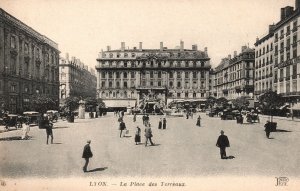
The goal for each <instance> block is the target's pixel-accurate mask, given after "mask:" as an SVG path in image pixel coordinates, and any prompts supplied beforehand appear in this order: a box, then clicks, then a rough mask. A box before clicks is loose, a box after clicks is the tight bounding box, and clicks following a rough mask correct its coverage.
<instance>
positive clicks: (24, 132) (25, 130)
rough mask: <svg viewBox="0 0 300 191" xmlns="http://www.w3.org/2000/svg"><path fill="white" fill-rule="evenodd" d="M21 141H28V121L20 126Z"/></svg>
mask: <svg viewBox="0 0 300 191" xmlns="http://www.w3.org/2000/svg"><path fill="white" fill-rule="evenodd" d="M22 126H23V127H22V132H23V134H22V139H28V138H29V135H28V133H29V131H30V124H29V121H26V122H25V123H24V124H22Z"/></svg>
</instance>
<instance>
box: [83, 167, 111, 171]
mask: <svg viewBox="0 0 300 191" xmlns="http://www.w3.org/2000/svg"><path fill="white" fill-rule="evenodd" d="M106 169H108V168H107V167H103V168H95V169H92V170H88V171H87V172H97V171H103V170H106Z"/></svg>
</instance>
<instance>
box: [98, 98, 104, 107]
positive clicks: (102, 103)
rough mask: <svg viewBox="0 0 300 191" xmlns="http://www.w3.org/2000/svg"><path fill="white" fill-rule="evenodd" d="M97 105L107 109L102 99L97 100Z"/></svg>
mask: <svg viewBox="0 0 300 191" xmlns="http://www.w3.org/2000/svg"><path fill="white" fill-rule="evenodd" d="M97 104H98V106H99V107H100V108H105V107H106V106H105V103H104V101H103V99H101V98H97Z"/></svg>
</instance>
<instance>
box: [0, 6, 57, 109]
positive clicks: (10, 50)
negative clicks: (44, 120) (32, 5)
mask: <svg viewBox="0 0 300 191" xmlns="http://www.w3.org/2000/svg"><path fill="white" fill-rule="evenodd" d="M59 53H60V52H59V50H58V45H57V43H55V42H53V41H52V40H50V39H49V38H48V37H46V36H44V35H42V34H40V33H38V32H37V31H35V30H34V29H32V28H31V27H29V26H27V25H26V24H24V23H23V22H21V21H20V20H18V19H16V18H15V17H13V16H12V15H10V14H8V13H7V12H5V11H4V10H3V9H0V71H1V73H0V107H1V109H4V110H8V111H9V112H10V113H22V112H23V111H26V110H28V109H29V106H30V102H31V96H32V95H35V94H45V95H47V96H49V97H50V98H52V99H53V100H54V101H56V102H57V103H58V99H59V97H58V93H59V81H58V63H59Z"/></svg>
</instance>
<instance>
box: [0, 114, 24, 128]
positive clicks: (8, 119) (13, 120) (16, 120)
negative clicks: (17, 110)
mask: <svg viewBox="0 0 300 191" xmlns="http://www.w3.org/2000/svg"><path fill="white" fill-rule="evenodd" d="M22 121H23V118H22V117H21V116H19V115H15V114H7V115H5V116H4V117H3V119H2V123H3V125H4V126H5V129H9V128H10V127H14V128H16V129H19V128H21V127H22Z"/></svg>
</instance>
